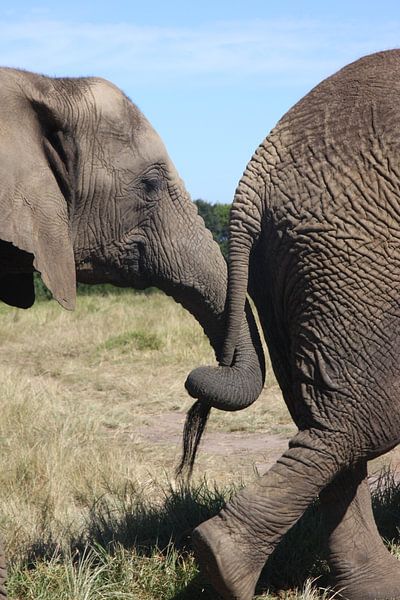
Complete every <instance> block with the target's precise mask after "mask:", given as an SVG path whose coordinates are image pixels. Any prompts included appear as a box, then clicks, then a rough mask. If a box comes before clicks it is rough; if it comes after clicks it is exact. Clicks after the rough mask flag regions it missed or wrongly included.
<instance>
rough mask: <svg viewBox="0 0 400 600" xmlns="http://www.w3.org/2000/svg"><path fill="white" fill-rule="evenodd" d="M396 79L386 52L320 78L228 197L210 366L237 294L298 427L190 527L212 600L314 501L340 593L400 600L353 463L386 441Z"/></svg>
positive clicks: (359, 469)
mask: <svg viewBox="0 0 400 600" xmlns="http://www.w3.org/2000/svg"><path fill="white" fill-rule="evenodd" d="M399 82H400V50H390V51H383V52H379V53H376V54H372V55H369V56H366V57H363V58H360V59H359V60H357V61H355V62H353V63H351V64H349V65H347V66H346V67H344V68H343V69H341V70H339V71H338V72H337V73H335V74H334V75H332V76H331V77H329V78H327V79H326V80H324V81H322V83H320V84H319V85H317V86H316V87H315V88H314V89H312V90H311V91H310V92H309V93H308V94H307V95H306V96H305V97H304V98H303V99H301V100H300V101H299V102H298V103H297V104H295V105H294V106H293V107H292V108H291V109H290V110H289V111H288V112H287V113H286V114H285V115H284V116H283V117H282V119H281V120H280V121H279V122H278V124H277V125H276V126H275V127H274V128H273V129H272V131H271V132H270V133H269V135H268V136H267V137H266V139H265V140H264V141H263V142H262V143H261V144H260V146H259V147H258V149H257V150H256V152H255V153H254V155H253V156H252V158H251V159H250V161H249V163H248V165H247V167H246V169H245V171H244V174H243V176H242V178H241V179H240V181H239V183H238V186H237V188H236V192H235V196H234V202H233V204H232V208H231V213H230V223H229V266H228V272H229V278H228V292H227V308H226V323H227V325H226V330H225V340H224V348H223V351H222V356H223V357H224V361H225V363H224V364H225V365H229V361H230V360H231V359H232V357H233V356H234V351H235V347H236V345H237V340H238V339H239V338H238V334H239V332H240V328H241V326H242V322H243V318H242V316H243V310H244V304H245V298H246V294H247V293H248V294H249V295H250V297H251V298H252V300H253V301H254V304H255V306H256V309H257V312H258V315H259V318H260V323H261V328H262V332H263V335H264V337H265V340H266V343H267V345H268V349H269V353H270V357H271V362H272V367H273V370H274V372H275V375H276V378H277V381H278V383H279V385H280V387H281V390H282V394H283V397H284V400H285V402H286V404H287V406H288V409H289V412H290V414H291V417H292V418H293V420H294V423H295V424H296V426H297V430H298V431H297V433H296V434H295V435H294V436H293V438H292V439H291V440H290V442H289V444H288V449H287V450H286V451H285V452H284V453H283V455H282V456H281V457H280V458H279V459H278V461H277V462H276V463H275V464H274V465H273V466H272V467H271V469H270V470H268V471H267V472H266V473H265V474H263V475H261V476H260V477H259V478H257V479H256V481H254V482H252V483H251V484H249V486H247V487H245V488H244V489H243V490H241V491H240V492H238V493H237V495H235V496H234V498H233V499H232V500H230V501H229V502H228V503H227V504H226V505H225V506H224V508H223V509H222V510H221V511H220V512H219V513H218V514H217V515H216V516H214V517H212V518H211V519H209V520H207V521H205V522H204V523H202V524H200V525H199V526H198V527H197V528H196V529H195V530H194V531H193V546H194V550H195V554H196V556H197V559H198V561H199V564H200V567H201V568H202V569H203V571H204V572H205V574H206V575H207V576H208V578H209V579H210V581H211V583H212V584H213V586H214V587H215V589H216V590H218V592H219V593H220V594H221V596H222V597H223V598H224V599H226V600H228V599H229V600H233V599H235V600H250V598H252V597H253V595H254V590H255V586H256V583H257V580H258V578H259V575H260V572H261V569H262V567H263V566H264V564H265V562H266V561H267V559H268V557H269V556H270V554H271V553H272V551H273V550H274V548H275V547H276V546H277V544H278V542H279V540H280V539H281V538H282V536H283V535H284V534H285V533H286V532H287V531H288V529H289V528H290V527H291V526H292V525H293V524H294V523H295V522H296V521H297V520H298V519H299V518H300V516H301V515H302V514H303V512H304V511H305V509H306V508H307V507H308V506H309V504H310V503H311V502H312V501H313V500H314V499H315V498H317V497H319V500H320V507H321V511H322V517H323V522H324V535H326V541H327V548H328V555H329V565H330V572H331V577H332V584H333V586H334V588H336V590H337V591H338V593H340V594H341V597H342V598H346V599H347V600H372V599H374V600H378V599H379V600H383V599H385V600H387V599H399V598H400V563H399V562H398V561H397V560H396V559H395V558H394V557H393V556H392V555H391V554H390V553H389V551H388V550H387V549H386V547H385V546H384V544H383V542H382V540H381V538H380V535H379V533H378V530H377V527H376V524H375V521H374V517H373V513H372V509H371V497H370V490H369V486H368V482H367V463H368V461H370V460H371V459H374V458H376V457H378V456H381V455H383V454H384V453H386V452H388V451H389V450H390V449H392V448H394V447H395V446H396V445H397V444H398V442H399V440H400V376H399V356H400V291H399V284H400V83H399ZM226 368H229V367H226ZM235 369H236V367H235V366H233V367H232V370H233V371H235ZM221 375H222V372H221V370H220V367H219V368H218V367H217V368H216V370H215V368H214V367H211V366H209V367H199V368H198V369H196V370H194V371H193V372H192V373H191V374H190V375H189V377H188V380H187V384H186V385H187V388H188V390H189V392H190V393H191V394H192V396H193V397H195V398H198V400H197V402H198V403H200V404H202V405H203V406H204V407H206V408H207V407H208V409H209V408H210V406H214V403H213V398H214V394H215V390H216V389H217V387H218V385H219V384H220V385H221V386H224V382H221V381H220V382H218V379H219V377H220V376H221ZM248 384H249V385H250V384H251V381H249V382H248ZM208 387H209V388H210V392H208ZM233 389H235V388H234V386H233V387H229V389H228V388H226V395H227V396H229V394H230V393H231V392H232V390H233ZM204 412H205V411H204ZM189 425H190V423H189ZM192 426H193V422H192ZM194 426H195V428H196V427H198V424H197V423H194ZM192 429H193V427H192ZM192 433H193V432H192ZM199 437H200V436H197V438H196V443H198V441H199ZM188 453H189V455H188ZM190 453H193V447H191V448H189V449H187V450H186V456H185V457H184V462H185V461H186V463H187V460H188V456H189V459H190Z"/></svg>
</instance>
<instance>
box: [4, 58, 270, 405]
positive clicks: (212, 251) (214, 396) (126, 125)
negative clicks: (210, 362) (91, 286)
mask: <svg viewBox="0 0 400 600" xmlns="http://www.w3.org/2000/svg"><path fill="white" fill-rule="evenodd" d="M0 83H1V85H0V96H1V98H0V127H1V130H2V139H3V141H2V144H1V145H0V176H1V181H2V188H1V192H0V210H1V214H2V220H1V222H0V298H1V299H3V300H4V301H6V302H8V303H10V304H13V305H16V306H21V307H28V306H30V305H31V304H32V303H33V301H34V293H33V286H32V273H33V271H34V270H37V271H39V272H40V274H41V277H42V279H43V281H44V283H45V284H46V286H47V287H48V288H49V289H50V291H51V292H52V294H53V296H54V297H55V298H56V299H57V300H58V302H59V303H60V304H61V305H62V306H63V307H65V308H67V309H72V308H73V307H74V304H75V288H76V285H75V284H76V278H77V279H78V281H82V282H86V283H112V284H115V285H118V286H132V287H135V288H145V287H147V286H157V287H159V288H161V289H162V290H164V291H165V292H166V293H167V294H169V295H171V296H173V297H174V299H175V300H177V301H178V302H180V303H181V304H183V306H185V308H187V309H188V310H189V311H190V312H191V313H192V314H193V315H194V316H195V317H196V318H197V319H198V320H199V322H200V323H201V325H202V326H203V328H204V330H205V332H206V334H207V335H208V337H209V338H210V341H211V343H212V345H213V347H214V349H215V351H216V353H217V356H218V358H219V359H220V361H221V364H225V363H226V364H228V366H229V367H230V366H231V363H233V365H234V377H232V370H231V369H227V368H225V367H220V368H219V369H218V372H217V377H216V378H215V382H214V386H213V389H212V392H211V393H210V389H209V388H207V398H206V399H205V398H204V400H206V402H205V404H206V405H207V407H209V406H211V405H215V406H219V407H222V408H230V407H231V408H233V407H236V406H242V405H247V404H249V403H250V402H252V401H253V400H254V399H255V398H256V397H257V396H258V394H259V392H260V389H261V387H262V385H263V377H264V364H263V356H262V351H261V346H260V341H259V338H258V334H257V331H256V328H255V326H254V322H253V319H252V316H251V314H250V312H249V313H248V318H247V320H243V322H242V324H241V333H240V335H239V338H238V342H237V344H236V347H235V351H234V352H235V356H234V358H232V357H230V358H229V360H228V362H226V360H225V362H224V359H223V357H222V356H221V346H222V339H223V329H224V307H225V300H226V285H227V273H226V264H225V261H224V259H223V257H222V255H221V253H220V251H219V248H218V245H217V244H216V243H215V242H214V241H213V239H212V236H211V234H210V232H209V231H208V230H207V229H206V228H205V226H204V222H203V221H202V219H201V218H200V217H199V216H198V214H197V210H196V207H195V205H194V204H193V203H192V202H191V200H190V198H189V195H188V193H187V192H186V190H185V187H184V184H183V182H182V181H181V180H180V178H179V176H178V173H177V171H176V169H175V167H174V165H173V164H172V162H171V160H170V158H169V156H168V154H167V152H166V149H165V147H164V145H163V143H162V141H161V139H160V137H159V136H158V135H157V133H156V132H155V131H154V129H153V128H152V126H151V125H150V123H149V122H148V121H147V119H146V118H145V117H144V116H143V114H142V113H141V112H140V110H139V109H138V108H137V107H136V106H135V105H134V104H133V103H132V102H131V101H130V100H129V99H128V98H127V97H126V96H125V95H124V94H123V93H122V92H121V91H120V90H119V89H118V88H116V87H115V86H114V85H113V84H111V83H109V82H108V81H105V80H103V79H99V78H78V79H66V78H48V77H44V76H40V75H35V74H32V73H28V72H23V71H18V70H14V69H1V70H0ZM243 372H245V375H246V376H243V378H242V380H243V382H244V385H243V387H242V388H240V386H238V381H239V380H240V376H241V374H242V373H243ZM249 372H251V373H252V374H253V377H252V385H250V386H249V384H248V379H249V377H248V374H249ZM238 378H239V379H238ZM188 388H189V389H190V391H191V393H192V394H193V395H194V396H196V397H198V398H202V397H203V392H202V389H201V385H200V387H199V386H197V387H196V389H193V386H191V384H190V383H189V384H188ZM203 405H204V402H203Z"/></svg>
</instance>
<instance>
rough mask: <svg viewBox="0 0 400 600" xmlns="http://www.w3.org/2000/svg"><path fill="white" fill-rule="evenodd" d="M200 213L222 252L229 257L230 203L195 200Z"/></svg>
mask: <svg viewBox="0 0 400 600" xmlns="http://www.w3.org/2000/svg"><path fill="white" fill-rule="evenodd" d="M194 203H195V204H196V206H197V210H198V211H199V215H200V216H201V217H202V218H203V219H204V223H205V224H206V227H207V228H208V229H209V230H210V231H211V233H212V234H213V237H214V240H215V241H216V242H218V244H219V245H220V248H221V252H222V254H223V255H224V256H225V258H227V257H228V237H229V211H230V208H231V205H230V204H210V203H209V202H206V201H205V200H200V199H199V200H195V201H194Z"/></svg>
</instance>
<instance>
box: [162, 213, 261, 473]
mask: <svg viewBox="0 0 400 600" xmlns="http://www.w3.org/2000/svg"><path fill="white" fill-rule="evenodd" d="M233 214H234V212H233ZM232 228H233V229H234V228H235V224H234V221H233V220H232V213H231V230H232ZM247 248H248V252H250V248H251V242H249V243H248V244H247ZM231 249H232V250H233V255H232V256H231V262H230V267H229V276H230V279H229V281H230V283H229V291H228V296H226V283H227V272H226V264H225V261H224V260H223V258H222V256H221V254H220V251H219V249H218V247H217V245H216V244H215V243H214V242H212V244H211V246H208V252H207V253H206V252H205V253H204V257H205V259H206V260H205V264H204V269H205V273H208V278H210V277H211V278H212V280H211V281H209V283H208V286H207V287H206V288H204V286H203V290H202V292H201V293H199V290H198V289H196V290H194V291H193V293H192V294H188V293H187V290H185V291H184V292H183V293H182V294H181V297H179V296H180V294H178V295H177V293H176V291H175V293H173V292H172V291H168V293H171V295H173V296H174V298H175V299H176V300H178V301H179V302H180V303H181V304H182V305H183V306H184V307H185V308H187V309H188V310H189V311H190V312H191V313H192V314H193V315H194V316H195V317H196V319H197V320H198V321H199V322H200V324H201V325H202V327H203V329H204V331H205V333H206V335H207V336H208V337H209V339H210V342H211V344H212V346H213V347H214V350H215V352H216V356H217V360H218V361H219V366H217V367H211V366H203V367H199V368H197V369H195V370H193V371H192V372H191V373H190V374H189V376H188V378H187V380H186V384H185V385H186V389H187V391H188V392H189V394H190V395H191V396H192V397H194V398H196V399H197V402H196V403H195V404H194V405H193V406H192V408H191V409H190V411H189V413H188V416H187V420H186V425H185V432H184V450H183V455H182V461H181V464H180V466H179V468H178V472H182V471H184V470H188V472H189V474H190V472H191V470H192V467H193V464H194V460H195V455H196V450H197V447H198V445H199V442H200V439H201V435H202V433H203V430H204V427H205V424H206V421H207V418H208V415H209V412H210V409H211V408H212V407H214V408H218V409H220V410H227V411H235V410H241V409H243V408H246V407H247V406H249V405H250V404H252V403H253V402H254V401H255V400H256V399H257V398H258V396H259V395H260V393H261V391H262V388H263V385H264V380H265V361H264V353H263V349H262V344H261V340H260V337H259V334H258V330H257V326H256V323H255V320H254V317H253V314H252V311H251V308H250V306H249V304H248V303H247V302H246V291H247V273H248V262H247V261H246V260H244V262H243V261H242V263H241V262H240V261H239V260H238V261H237V260H236V259H235V260H232V257H233V256H236V252H235V244H234V245H233V246H231ZM238 255H239V253H238ZM247 256H248V255H247ZM215 261H216V262H215ZM210 265H213V268H212V269H210ZM242 265H243V266H242ZM215 266H216V268H215ZM197 268H198V265H196V275H197V273H198V271H197ZM210 273H211V274H210ZM238 284H239V290H238V291H237V290H236V287H237V285H238ZM195 298H196V300H195V301H194V299H195ZM226 306H228V312H227V313H226V312H225V309H226ZM226 323H228V336H226V335H225V334H226V332H225V329H226ZM224 338H225V342H224Z"/></svg>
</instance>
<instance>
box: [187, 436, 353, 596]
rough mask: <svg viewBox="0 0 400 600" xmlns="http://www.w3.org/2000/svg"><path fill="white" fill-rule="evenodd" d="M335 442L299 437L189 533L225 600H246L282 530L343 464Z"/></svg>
mask: <svg viewBox="0 0 400 600" xmlns="http://www.w3.org/2000/svg"><path fill="white" fill-rule="evenodd" d="M343 447H344V444H342V445H341V442H340V441H339V442H338V440H337V439H336V441H335V444H334V445H332V440H330V439H329V435H328V434H326V435H325V437H321V435H320V434H319V435H318V436H316V435H313V434H312V433H311V432H302V433H300V434H298V435H297V436H295V438H294V439H293V440H292V442H291V444H290V447H289V449H288V450H287V451H286V452H285V453H284V454H283V456H282V457H281V458H280V459H279V460H278V462H277V463H276V464H275V465H274V466H273V467H272V468H271V469H270V470H269V471H268V472H267V473H266V474H265V475H263V476H262V477H260V478H259V480H257V481H256V482H255V483H254V484H252V485H251V486H249V487H247V488H245V489H244V490H243V491H242V492H240V493H239V494H238V495H237V496H235V498H233V500H232V501H231V502H229V503H228V504H227V505H226V506H225V508H224V509H223V510H222V511H221V512H220V513H219V514H218V515H217V516H216V517H213V518H212V519H210V520H209V521H206V522H205V523H202V524H201V525H200V526H199V527H197V528H196V529H195V530H194V532H193V545H194V548H195V553H196V556H197V559H198V561H199V563H200V566H201V567H202V568H203V570H204V571H205V573H206V575H207V576H208V578H209V579H210V581H211V582H212V583H213V585H214V587H215V588H216V590H217V591H218V592H219V593H220V594H221V595H222V597H223V598H224V599H226V600H250V599H251V598H252V597H253V595H254V590H255V586H256V583H257V580H258V577H259V575H260V572H261V569H262V567H263V565H264V563H265V561H266V559H267V558H268V556H269V555H270V554H271V552H272V551H273V549H274V548H275V546H276V545H277V544H278V542H279V540H280V539H281V537H282V536H283V535H284V534H285V533H286V531H287V530H288V529H289V528H290V527H291V526H292V525H293V524H294V523H295V522H296V521H297V520H298V519H299V517H300V516H301V515H302V514H303V512H304V510H305V509H306V508H307V506H308V505H309V504H310V502H311V501H312V500H313V499H314V498H315V497H317V496H318V494H319V492H320V491H321V490H322V489H323V488H325V487H326V485H327V484H328V483H329V482H330V481H331V480H332V479H333V478H334V477H335V475H336V474H337V473H338V472H339V470H340V469H341V468H343V466H344V465H343V463H340V460H339V452H338V449H339V448H343Z"/></svg>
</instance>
